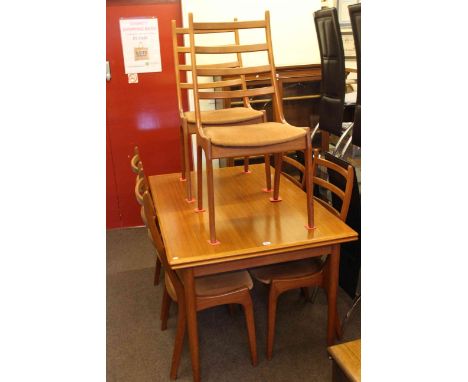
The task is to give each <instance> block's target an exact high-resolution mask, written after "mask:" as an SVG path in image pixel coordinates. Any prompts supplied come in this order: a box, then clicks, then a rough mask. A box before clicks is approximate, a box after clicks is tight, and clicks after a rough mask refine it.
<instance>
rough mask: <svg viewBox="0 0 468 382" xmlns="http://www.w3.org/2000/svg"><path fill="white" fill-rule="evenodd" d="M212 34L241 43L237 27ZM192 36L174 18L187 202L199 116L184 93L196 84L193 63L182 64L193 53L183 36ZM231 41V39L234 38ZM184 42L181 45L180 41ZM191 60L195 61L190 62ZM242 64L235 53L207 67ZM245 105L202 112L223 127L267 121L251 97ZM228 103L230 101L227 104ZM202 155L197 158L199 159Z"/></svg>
mask: <svg viewBox="0 0 468 382" xmlns="http://www.w3.org/2000/svg"><path fill="white" fill-rule="evenodd" d="M234 20H235V19H234ZM210 33H217V34H223V35H225V34H229V35H230V34H234V42H235V43H236V44H239V33H238V30H236V29H221V28H220V29H218V30H216V31H210ZM187 35H189V31H188V28H178V27H177V26H176V21H175V20H172V43H173V52H174V63H175V74H176V83H177V100H178V105H179V116H180V145H181V153H182V158H181V159H182V160H181V163H182V173H181V181H186V182H187V184H186V194H187V201H188V202H193V201H194V199H193V197H192V179H191V177H190V163H191V160H190V153H191V136H192V134H196V129H197V127H196V118H195V112H194V111H186V110H185V109H186V108H185V107H184V102H183V95H188V94H189V91H190V90H193V83H192V81H190V80H189V73H191V74H192V78H193V73H192V64H191V63H189V64H181V61H182V60H181V59H180V58H181V57H180V56H181V55H185V54H186V53H190V46H189V44H185V42H184V40H183V38H184V36H187ZM231 40H232V39H231ZM181 41H182V44H181ZM191 62H192V61H191ZM241 63H242V57H241V54H240V53H238V54H237V55H236V59H235V60H234V61H229V62H221V63H216V64H206V65H204V67H205V68H209V67H215V68H222V67H224V68H235V67H239V65H241ZM237 78H239V79H240V80H241V81H240V82H236V84H240V85H241V86H242V87H245V76H237ZM230 84H232V82H229V81H228V82H226V83H225V86H230ZM242 101H243V106H242V107H232V108H231V107H223V108H222V109H215V110H204V111H201V119H202V122H203V123H204V124H206V125H213V126H220V125H238V124H240V125H242V124H251V123H261V122H266V112H265V111H264V110H255V109H254V108H252V106H251V105H250V102H249V99H248V97H244V98H243V100H242ZM225 104H227V102H226V103H225ZM269 159H270V158H269V157H265V168H266V172H267V173H266V177H267V190H270V189H271V180H270V178H271V175H270V165H269ZM198 160H201V158H197V161H198ZM248 165H249V161H248V158H244V172H245V173H248V170H249V167H248Z"/></svg>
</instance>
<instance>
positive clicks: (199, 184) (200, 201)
mask: <svg viewBox="0 0 468 382" xmlns="http://www.w3.org/2000/svg"><path fill="white" fill-rule="evenodd" d="M202 180H203V174H202V147H201V146H200V145H198V143H197V199H198V208H197V211H198V212H202V211H204V210H203V183H202Z"/></svg>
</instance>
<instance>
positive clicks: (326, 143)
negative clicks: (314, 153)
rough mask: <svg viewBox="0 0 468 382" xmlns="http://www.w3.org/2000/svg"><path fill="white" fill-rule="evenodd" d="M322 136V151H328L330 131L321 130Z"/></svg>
mask: <svg viewBox="0 0 468 382" xmlns="http://www.w3.org/2000/svg"><path fill="white" fill-rule="evenodd" d="M320 138H321V140H322V141H321V149H322V152H323V153H325V152H328V149H329V147H330V134H329V133H328V131H325V130H320Z"/></svg>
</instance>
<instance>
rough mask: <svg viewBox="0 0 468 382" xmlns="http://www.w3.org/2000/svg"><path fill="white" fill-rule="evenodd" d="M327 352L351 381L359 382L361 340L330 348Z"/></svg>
mask: <svg viewBox="0 0 468 382" xmlns="http://www.w3.org/2000/svg"><path fill="white" fill-rule="evenodd" d="M328 352H329V353H330V355H331V356H332V358H333V359H334V361H335V362H336V363H337V364H338V365H339V366H340V369H341V370H342V371H343V372H344V373H345V374H346V376H347V377H348V378H349V379H350V380H351V381H361V340H360V339H359V340H355V341H351V342H345V343H343V344H339V345H334V346H330V347H329V348H328Z"/></svg>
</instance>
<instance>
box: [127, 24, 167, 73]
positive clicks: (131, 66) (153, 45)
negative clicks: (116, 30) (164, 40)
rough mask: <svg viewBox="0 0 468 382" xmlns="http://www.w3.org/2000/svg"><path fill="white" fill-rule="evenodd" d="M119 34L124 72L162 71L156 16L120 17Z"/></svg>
mask: <svg viewBox="0 0 468 382" xmlns="http://www.w3.org/2000/svg"><path fill="white" fill-rule="evenodd" d="M120 36H121V38H122V51H123V56H124V64H125V74H133V73H150V72H160V71H162V67H161V50H160V47H159V29H158V19H157V18H155V17H150V18H147V17H140V18H131V19H124V18H122V19H120Z"/></svg>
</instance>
